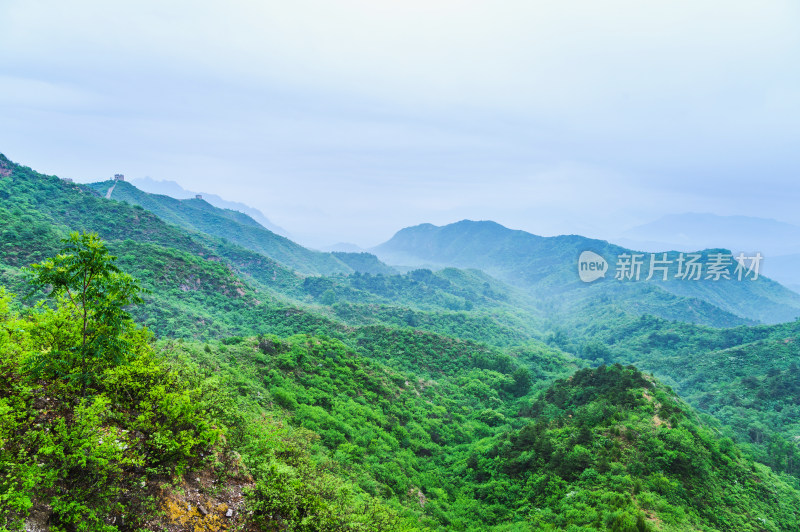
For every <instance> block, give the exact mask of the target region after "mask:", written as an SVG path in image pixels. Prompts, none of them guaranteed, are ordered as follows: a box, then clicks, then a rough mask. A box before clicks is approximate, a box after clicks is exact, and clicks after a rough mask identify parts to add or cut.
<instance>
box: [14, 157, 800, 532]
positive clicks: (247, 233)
mask: <svg viewBox="0 0 800 532" xmlns="http://www.w3.org/2000/svg"><path fill="white" fill-rule="evenodd" d="M0 223H1V225H0V227H2V229H1V230H0V286H3V287H5V288H4V289H2V288H0V353H2V358H0V439H2V442H3V445H2V446H0V471H2V472H3V473H5V474H4V475H3V476H2V477H0V478H2V480H0V501H3V505H2V506H0V525H2V526H5V527H6V528H8V529H19V530H21V529H37V528H38V529H43V530H44V529H53V530H72V529H79V527H81V526H82V527H84V528H85V529H90V530H126V529H129V528H130V527H134V528H139V529H144V530H163V529H172V530H227V529H232V528H233V527H240V528H242V529H249V530H275V529H281V530H498V531H499V530H541V529H550V530H590V529H591V530H594V529H603V528H605V529H612V530H614V529H615V530H720V531H721V530H753V531H756V530H770V531H773V530H774V531H778V530H798V529H799V528H800V526H798V523H800V513H799V511H798V508H800V448H798V440H800V423H798V419H800V410H799V408H800V407H799V406H798V405H800V388H798V386H797V382H798V381H799V380H800V373H798V372H799V371H800V369H798V361H800V343H798V342H797V338H800V321H795V318H796V317H797V316H798V315H799V314H800V302H799V301H798V297H800V296H797V295H796V294H794V293H793V292H791V291H789V290H787V289H785V288H784V287H782V286H781V285H780V284H778V283H776V282H774V281H771V280H770V279H768V278H766V277H764V276H761V277H760V278H759V279H758V280H753V279H747V278H745V279H743V280H741V281H739V280H736V279H729V280H724V279H723V280H719V281H714V280H709V279H701V280H699V281H689V280H683V279H676V278H675V277H674V275H675V268H676V267H677V264H676V261H677V260H678V256H679V255H678V253H679V252H680V250H670V253H668V254H667V255H666V257H662V258H665V259H668V260H670V261H672V264H671V265H670V268H669V269H668V271H667V273H668V274H669V275H668V278H669V280H667V281H661V280H657V279H652V280H650V281H646V280H644V279H640V280H639V281H636V280H633V279H626V280H619V279H616V278H615V276H614V275H612V274H611V270H613V269H615V268H616V267H617V265H618V259H619V257H620V256H623V255H633V254H636V251H634V249H630V248H625V247H622V246H619V245H615V244H611V243H609V242H606V241H602V240H596V239H588V238H585V237H582V236H578V235H566V236H559V237H541V236H537V235H533V234H530V233H527V232H524V231H516V230H512V229H508V228H506V227H503V226H501V225H499V224H496V223H494V222H489V221H468V220H465V221H462V222H457V223H454V224H450V225H446V226H441V227H437V226H434V225H430V224H424V225H420V226H416V227H410V228H406V229H402V230H400V231H399V232H398V233H397V234H396V235H395V236H394V237H393V238H392V239H390V240H389V241H387V242H386V243H384V244H381V245H380V246H377V247H375V248H373V249H371V250H367V251H358V250H356V251H335V252H330V253H323V252H318V251H313V250H309V249H307V248H304V247H303V246H300V245H299V244H297V243H295V242H293V241H291V240H290V239H288V238H286V237H284V236H281V235H278V234H276V233H275V232H274V231H271V230H270V229H269V228H267V227H265V226H264V225H263V224H262V223H259V221H258V220H257V219H255V218H254V217H253V216H251V215H250V214H248V213H246V212H242V211H241V210H237V209H232V208H227V207H225V208H221V207H217V206H214V205H212V204H210V203H209V202H207V201H205V195H204V198H203V199H196V198H187V199H177V198H172V197H169V196H167V195H163V194H153V193H148V192H144V191H143V190H140V189H138V188H137V187H135V186H133V184H131V183H127V182H113V181H106V182H100V183H94V184H91V185H88V186H85V185H80V184H76V183H73V182H70V181H67V180H63V179H59V178H58V177H56V176H47V175H43V174H40V173H38V172H36V171H34V170H32V169H30V168H27V167H25V166H22V165H18V164H15V163H13V162H11V161H10V160H8V159H7V158H6V157H5V156H3V155H0ZM76 231H79V232H91V233H96V234H97V235H98V238H99V239H101V240H102V245H103V246H105V247H106V248H107V250H108V251H109V253H110V254H111V255H112V256H115V257H116V258H115V259H111V258H109V259H108V260H110V261H111V260H113V263H114V264H115V267H116V268H118V269H119V270H120V272H127V273H128V274H130V275H131V276H132V278H135V279H136V282H137V283H138V284H139V285H140V286H141V287H142V288H143V289H144V291H143V292H142V294H141V296H142V300H143V301H142V303H141V304H138V305H126V306H125V310H124V312H125V313H127V314H129V315H130V317H131V319H132V320H133V321H131V324H130V328H120V327H119V326H116V328H115V327H112V326H111V324H109V323H107V324H105V325H103V326H102V327H99V328H97V329H96V330H97V331H101V332H102V333H103V334H111V335H112V336H111V337H110V338H109V341H108V342H107V343H104V344H102V345H104V346H110V347H109V348H108V349H112V348H113V349H123V350H124V353H123V354H124V356H123V357H121V358H120V361H117V362H115V363H113V364H111V363H108V362H104V364H105V365H103V364H100V365H98V366H97V367H94V368H88V369H87V367H86V365H85V364H84V365H81V364H78V365H76V366H74V367H70V366H69V365H65V363H64V360H69V357H72V356H74V353H78V352H80V349H81V342H80V341H78V339H79V338H80V337H81V336H80V335H81V331H82V330H84V331H85V330H88V329H86V327H85V326H82V325H81V324H82V323H84V325H85V320H84V321H82V319H81V318H80V316H82V314H81V313H80V312H76V309H78V308H79V307H75V306H74V305H75V304H76V303H75V300H74V298H73V299H72V300H71V301H70V299H69V298H66V297H61V298H53V297H49V296H50V295H52V293H50V292H49V291H48V288H47V287H45V288H44V289H43V290H41V289H40V290H34V288H35V287H36V285H31V284H29V281H30V280H31V278H32V276H33V275H35V272H37V271H42V268H44V269H46V266H47V264H50V263H49V262H48V261H49V260H53V261H55V260H59V261H66V262H64V264H74V262H70V261H73V260H75V259H74V258H75V256H76V255H75V253H77V252H78V251H79V250H80V249H82V248H81V247H80V244H78V243H79V242H81V240H80V239H81V236H80V235H79V234H73V236H72V237H70V236H69V235H70V233H72V232H76ZM65 238H66V239H67V241H68V242H67V243H65V242H64V241H63V239H65ZM76 242H78V243H76ZM584 251H591V252H593V253H594V254H596V255H597V256H598V257H601V258H603V259H604V260H605V261H606V262H607V263H608V268H609V270H608V273H607V274H606V276H605V277H601V278H598V279H596V280H593V281H592V282H583V281H582V280H581V278H580V275H579V264H578V261H579V257H580V256H581V253H582V252H584ZM688 251H689V250H685V252H687V253H688ZM665 252H666V251H665ZM726 252H727V251H726V250H724V249H720V248H711V249H703V250H700V251H699V252H698V255H699V257H700V258H701V259H702V260H704V261H709V260H712V258H713V257H714V256H715V255H716V254H724V253H726ZM648 255H649V254H643V259H649V258H650V257H649V256H648ZM659 255H660V253H659ZM59 256H60V257H62V258H61V259H58V257H59ZM54 257H55V259H54ZM71 257H72V258H71ZM31 263H39V264H41V265H45V266H40V267H39V268H34V269H32V270H31V269H26V268H27V267H28V265H30V264H31ZM52 264H55V262H53V263H52ZM731 268H733V265H731ZM730 273H732V271H731V272H730ZM115 275H117V274H116V273H115ZM115 275H109V276H108V277H107V279H109V281H108V283H109V284H107V285H103V286H100V287H99V288H100V289H98V290H97V291H95V292H92V293H93V294H96V295H97V297H100V298H102V297H112V296H114V294H116V292H115V290H118V287H119V286H120V283H122V279H124V278H122V277H118V276H115ZM120 275H121V273H120ZM54 279H56V281H58V282H67V283H68V282H72V280H70V279H65V278H63V277H57V278H54ZM90 283H91V281H90ZM115 283H116V284H115ZM109 315H110V313H108V312H106V313H99V314H96V315H95V314H92V313H89V314H87V315H86V316H89V317H92V319H95V316H96V317H97V319H104V317H105V316H109ZM115 316H117V315H115ZM126 327H127V326H126ZM141 327H146V328H147V329H148V330H149V331H150V332H144V330H143V329H141ZM93 330H94V329H93ZM115 331H116V332H115ZM119 331H122V332H119ZM76 368H77V369H76ZM78 370H80V371H84V373H76V372H77V371H78ZM85 371H89V372H90V374H91V375H92V378H93V380H91V381H84V382H89V384H84V385H83V386H81V383H80V381H77V380H73V379H74V378H76V376H77V377H81V378H83V376H84V375H86V373H85ZM92 371H94V373H93V374H92V373H91V372H92ZM123 516H124V518H123ZM87 527H88V528H87Z"/></svg>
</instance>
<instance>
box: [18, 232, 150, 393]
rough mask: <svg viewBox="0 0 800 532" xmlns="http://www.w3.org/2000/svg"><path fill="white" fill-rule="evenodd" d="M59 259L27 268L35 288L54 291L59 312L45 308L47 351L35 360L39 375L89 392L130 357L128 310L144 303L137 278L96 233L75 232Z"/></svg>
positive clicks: (43, 331)
mask: <svg viewBox="0 0 800 532" xmlns="http://www.w3.org/2000/svg"><path fill="white" fill-rule="evenodd" d="M64 243H65V247H64V248H63V249H62V250H61V252H60V253H59V254H58V255H57V256H56V257H54V258H50V259H47V260H45V261H43V262H41V263H39V264H33V265H31V267H30V268H29V269H28V274H29V275H30V283H31V285H32V286H33V288H34V290H38V289H45V290H46V289H48V288H49V289H50V292H49V294H48V297H49V298H50V299H53V300H56V303H57V304H56V305H55V309H49V308H46V307H45V306H44V304H40V309H41V308H45V309H46V310H45V314H46V316H47V322H48V325H49V327H39V328H37V332H36V335H37V336H38V337H39V340H40V345H41V346H42V349H41V350H40V351H39V352H38V353H37V354H36V355H34V356H33V357H32V359H31V361H30V368H31V370H32V372H33V373H34V374H35V375H38V376H43V377H59V378H62V379H65V380H66V381H68V382H70V383H72V384H75V385H78V386H80V389H81V393H85V391H86V389H87V387H88V386H91V385H92V384H93V383H94V382H95V379H96V376H97V375H99V373H100V372H102V370H103V369H105V368H108V367H111V366H116V365H119V364H122V363H124V362H125V361H126V360H127V357H128V356H129V354H130V353H131V349H129V347H130V346H129V343H130V340H131V334H130V333H131V332H132V331H133V330H134V326H133V322H132V320H131V317H130V315H129V314H128V313H127V312H126V310H125V308H126V307H127V306H129V305H131V304H135V303H140V302H141V301H142V300H141V297H140V296H139V293H140V292H141V289H140V287H139V285H138V283H137V282H136V280H135V279H134V278H133V277H131V276H130V275H128V274H126V273H124V272H122V271H120V269H119V268H118V267H117V266H116V265H115V261H116V257H114V256H113V255H111V254H110V253H109V251H108V249H107V248H106V247H105V245H104V244H103V242H102V241H101V240H100V238H99V237H98V236H97V234H95V233H83V234H79V233H72V234H70V236H69V238H66V239H65V240H64Z"/></svg>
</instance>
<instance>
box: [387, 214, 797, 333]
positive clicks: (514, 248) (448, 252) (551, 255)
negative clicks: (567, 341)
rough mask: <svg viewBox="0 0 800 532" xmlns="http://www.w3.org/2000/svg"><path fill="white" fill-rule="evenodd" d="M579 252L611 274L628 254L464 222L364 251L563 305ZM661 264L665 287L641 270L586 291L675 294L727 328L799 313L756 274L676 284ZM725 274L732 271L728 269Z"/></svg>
mask: <svg viewBox="0 0 800 532" xmlns="http://www.w3.org/2000/svg"><path fill="white" fill-rule="evenodd" d="M587 250H588V251H593V252H595V253H597V254H599V255H601V256H603V257H604V258H605V259H606V260H607V261H608V263H609V267H610V269H611V272H613V269H614V267H615V262H616V257H617V256H619V255H621V254H623V253H627V254H630V253H632V251H631V250H627V249H625V248H622V247H619V246H615V245H612V244H609V243H608V242H605V241H601V240H594V239H589V238H585V237H581V236H577V235H568V236H557V237H540V236H537V235H532V234H530V233H526V232H524V231H515V230H511V229H507V228H505V227H503V226H501V225H499V224H497V223H494V222H473V221H469V220H464V221H461V222H458V223H454V224H450V225H446V226H442V227H437V226H434V225H431V224H423V225H419V226H415V227H409V228H406V229H403V230H401V231H399V232H398V233H397V234H395V235H394V237H392V239H390V240H389V241H387V242H385V243H384V244H381V245H380V246H377V247H376V248H374V249H373V250H372V251H373V252H374V253H376V254H377V255H378V256H379V257H380V258H382V259H383V260H384V261H385V262H388V263H390V264H405V265H412V266H414V265H423V264H425V265H432V266H456V267H460V268H478V269H481V270H484V271H485V272H487V273H489V274H490V275H493V276H496V277H497V278H499V279H501V280H504V281H506V282H509V283H511V284H514V285H516V286H521V287H525V288H527V289H530V290H531V291H532V292H533V293H534V294H535V295H537V296H539V297H555V299H557V300H562V301H563V300H564V299H567V300H571V299H575V298H577V299H579V298H581V292H582V291H584V290H586V289H587V286H586V284H585V283H582V282H581V281H580V280H579V278H578V275H577V266H578V257H579V255H580V254H581V252H583V251H587ZM715 251H722V250H707V251H704V252H703V258H702V260H701V261H702V262H707V260H708V255H709V254H710V253H713V252H715ZM646 257H649V256H646ZM668 260H671V261H673V263H672V265H671V266H670V270H669V277H668V279H669V280H668V281H667V282H662V281H661V280H659V277H658V275H659V274H660V272H656V276H655V279H654V280H651V281H649V282H645V281H644V279H645V277H647V275H648V273H649V272H648V271H647V269H646V266H645V267H644V268H643V271H642V275H641V279H642V281H639V282H634V281H617V280H615V279H614V278H613V277H614V276H613V275H611V273H609V274H608V275H606V277H605V278H603V279H600V280H598V281H596V282H595V284H594V286H601V287H603V289H606V290H612V288H611V286H613V285H619V284H631V285H634V288H633V289H632V290H633V291H634V293H635V292H636V291H637V290H642V291H643V292H640V293H639V294H638V295H635V296H633V297H631V298H630V299H631V301H635V300H636V299H642V298H646V297H647V296H646V294H648V293H650V294H654V293H657V292H658V291H659V290H663V291H666V292H668V293H669V294H672V295H673V296H675V297H673V298H670V299H671V301H670V305H674V304H675V303H674V302H676V301H679V300H680V298H688V299H689V301H691V300H695V301H702V302H705V303H708V304H711V305H713V306H715V307H718V308H719V309H721V310H722V311H724V312H727V313H729V314H731V315H732V316H731V317H730V319H729V320H728V323H725V324H724V325H729V326H730V325H738V324H741V323H743V322H742V321H740V320H737V319H736V317H739V318H740V319H742V318H743V319H744V320H757V321H761V322H767V323H777V322H780V321H788V320H792V319H794V318H795V317H797V316H798V315H800V296H798V294H796V293H794V292H792V291H790V290H788V289H786V288H784V287H782V286H781V285H779V284H777V283H775V282H774V281H771V280H769V279H767V278H765V277H763V276H762V277H760V278H759V279H758V280H756V281H752V280H749V279H746V280H743V281H737V280H735V278H732V279H730V280H727V281H726V280H720V281H714V280H705V278H703V279H702V280H700V281H686V280H676V279H674V274H675V273H676V269H677V264H676V260H677V255H676V254H675V253H671V254H670V255H668ZM729 270H730V272H731V273H732V272H733V268H732V267H731V268H730V269H729ZM704 275H705V274H704ZM648 285H649V286H648ZM654 287H655V290H654ZM663 298H664V297H663V296H662V299H663ZM684 303H685V304H687V303H689V302H687V301H684ZM654 310H655V309H654ZM656 313H658V312H656ZM717 314H719V313H717ZM665 317H667V316H666V315H665ZM699 318H701V316H691V315H687V316H686V317H685V318H684V319H685V320H686V321H697V322H699V323H707V324H710V325H723V324H721V323H718V322H717V320H716V319H715V318H714V317H709V318H708V319H699Z"/></svg>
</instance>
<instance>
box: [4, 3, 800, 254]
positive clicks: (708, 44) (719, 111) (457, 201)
mask: <svg viewBox="0 0 800 532" xmlns="http://www.w3.org/2000/svg"><path fill="white" fill-rule="evenodd" d="M0 18H2V20H3V21H4V32H3V33H2V34H0V52H2V53H0V69H2V70H0V124H2V125H3V127H1V128H0V152H2V153H4V154H5V155H6V156H8V157H9V158H10V159H12V160H14V161H16V162H19V163H21V164H25V165H28V166H31V167H32V168H34V169H36V170H38V171H41V172H45V173H49V174H56V175H59V176H61V177H69V178H72V179H74V180H75V181H78V182H91V181H98V180H101V179H106V178H109V177H111V176H112V175H113V174H114V173H124V174H125V175H126V176H127V177H128V178H129V179H132V178H143V177H150V178H152V179H155V180H169V181H175V182H177V183H179V184H180V185H181V186H182V187H183V188H185V189H189V190H200V191H206V192H210V193H215V194H217V195H219V196H222V197H223V198H225V199H227V200H230V201H238V202H242V203H245V204H248V205H251V206H253V207H255V208H258V209H259V210H261V211H262V212H263V213H264V214H265V215H266V216H267V217H268V218H269V219H270V220H271V221H272V222H274V223H275V224H277V225H279V226H282V227H284V228H286V229H287V230H288V231H289V232H290V233H291V234H292V235H293V236H295V237H296V238H297V240H298V241H300V242H302V243H304V244H307V245H312V246H316V247H321V246H325V245H331V244H335V243H337V242H353V243H356V244H358V245H360V246H363V247H369V246H372V245H375V244H378V243H380V242H383V241H385V240H387V239H388V238H390V237H391V236H392V234H394V232H396V231H397V230H399V229H401V228H403V227H407V226H411V225H416V224H419V223H434V224H436V225H443V224H446V223H451V222H454V221H457V220H461V219H475V220H481V219H490V220H493V221H496V222H498V223H501V224H502V225H505V226H507V227H512V228H515V229H523V230H526V231H529V232H532V233H535V234H541V235H546V236H547V235H553V234H564V233H577V234H582V235H585V236H590V237H597V238H605V239H609V238H614V237H615V236H617V235H620V234H622V233H623V232H624V231H625V230H627V229H629V228H631V227H634V226H637V225H641V224H645V223H648V222H652V221H654V220H656V219H658V218H660V217H661V216H664V215H667V214H674V213H684V212H709V213H714V214H717V215H723V216H724V215H745V216H752V217H761V218H771V219H776V220H779V221H783V222H786V223H791V224H795V225H800V212H798V210H797V209H796V206H795V203H796V198H798V197H800V180H798V179H797V176H798V174H799V173H800V172H798V170H800V155H798V153H797V150H796V146H795V145H796V140H797V139H798V138H800V72H798V71H797V69H793V68H791V66H790V65H792V64H794V62H796V58H797V57H798V56H799V55H800V54H799V52H800V31H797V30H798V28H799V27H800V5H798V4H796V3H794V2H789V1H786V2H778V1H768V2H762V3H758V4H753V3H750V2H721V1H713V2H706V3H703V4H702V5H700V4H698V3H696V2H688V1H686V2H684V1H680V2H671V3H669V4H665V5H652V4H641V3H636V2H631V1H628V2H624V1H613V2H607V3H603V4H602V5H600V4H596V3H592V2H588V1H582V2H574V3H569V4H566V3H559V4H552V3H544V2H516V1H515V2H501V3H491V4H488V3H481V2H454V1H442V2H437V3H430V2H416V1H412V2H404V3H402V4H399V3H398V4H394V3H392V4H376V3H372V2H363V1H345V2H339V3H336V4H330V3H325V2H313V1H307V2H293V3H291V4H286V3H277V2H267V3H260V4H258V5H256V4H253V3H249V2H230V3H226V4H225V5H218V6H214V5H211V4H207V3H202V2H201V3H198V2H192V3H189V2H182V1H181V2H171V3H169V5H162V4H160V3H156V2H152V1H144V2H136V3H114V4H110V3H105V2H99V1H77V2H72V3H70V4H69V5H66V4H64V3H60V2H55V1H25V2H23V1H20V0H11V1H8V2H4V3H3V4H2V5H0Z"/></svg>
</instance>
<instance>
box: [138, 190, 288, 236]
mask: <svg viewBox="0 0 800 532" xmlns="http://www.w3.org/2000/svg"><path fill="white" fill-rule="evenodd" d="M129 182H130V183H132V184H134V185H135V186H136V187H137V188H138V189H140V190H142V191H144V192H149V193H152V194H161V195H164V196H169V197H171V198H175V199H193V200H196V199H198V198H197V196H200V199H201V200H202V201H204V202H206V203H209V204H211V205H213V206H214V207H219V208H221V209H230V210H232V211H238V212H241V213H244V214H247V215H248V216H250V217H251V218H252V219H253V220H255V221H256V222H258V223H259V224H261V225H262V226H264V227H265V228H266V229H269V230H270V231H272V232H273V233H276V234H279V235H281V236H285V237H286V238H291V235H290V234H289V232H288V231H287V230H286V229H284V228H282V227H280V226H278V225H276V224H274V223H273V222H272V221H271V220H270V219H269V218H267V217H266V216H265V215H264V213H262V212H261V211H260V210H258V209H256V208H255V207H251V206H250V205H247V204H244V203H241V202H238V201H229V200H226V199H223V198H222V197H220V196H218V195H217V194H212V193H209V192H196V191H192V190H187V189H185V188H183V187H182V186H181V185H180V184H179V183H177V182H175V181H170V180H156V179H153V178H151V177H137V178H135V179H131V180H130V181H129Z"/></svg>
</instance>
